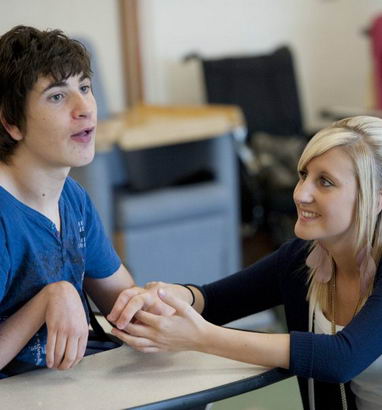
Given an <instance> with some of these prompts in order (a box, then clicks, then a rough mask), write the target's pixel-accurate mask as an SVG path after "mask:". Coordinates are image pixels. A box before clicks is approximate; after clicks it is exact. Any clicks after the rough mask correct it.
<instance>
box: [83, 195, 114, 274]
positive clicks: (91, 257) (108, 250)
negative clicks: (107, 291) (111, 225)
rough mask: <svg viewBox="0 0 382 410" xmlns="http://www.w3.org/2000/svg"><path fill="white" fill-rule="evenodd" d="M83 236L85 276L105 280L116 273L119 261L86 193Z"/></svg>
mask: <svg viewBox="0 0 382 410" xmlns="http://www.w3.org/2000/svg"><path fill="white" fill-rule="evenodd" d="M85 235H86V256H85V258H86V261H85V276H88V277H92V278H106V277H108V276H110V275H112V274H113V273H114V272H116V271H117V270H118V268H119V267H120V266H121V260H120V258H119V256H118V255H117V253H116V251H115V250H114V247H113V245H112V243H111V241H110V239H109V238H108V237H107V236H106V233H105V231H104V228H103V225H102V222H101V220H100V217H99V215H98V212H97V210H96V209H95V207H94V205H93V203H92V201H91V199H90V198H89V196H88V194H87V193H86V192H85Z"/></svg>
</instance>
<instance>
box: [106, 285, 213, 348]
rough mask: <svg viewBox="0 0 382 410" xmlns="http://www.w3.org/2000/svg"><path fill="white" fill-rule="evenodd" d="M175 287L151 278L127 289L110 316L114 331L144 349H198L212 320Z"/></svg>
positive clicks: (126, 341) (118, 335)
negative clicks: (142, 283)
mask: <svg viewBox="0 0 382 410" xmlns="http://www.w3.org/2000/svg"><path fill="white" fill-rule="evenodd" d="M176 287H178V285H170V284H166V283H163V282H150V283H148V284H146V285H145V287H144V288H139V287H134V288H130V289H126V290H124V291H123V292H122V293H121V294H120V295H119V297H118V298H117V300H116V302H115V304H114V307H113V309H112V311H111V312H110V314H109V315H108V316H107V319H108V320H109V321H110V322H111V323H112V324H113V325H114V326H115V327H114V328H113V329H112V331H111V333H112V334H113V335H115V336H116V337H118V338H119V339H121V340H122V341H123V342H125V343H126V344H128V345H130V346H131V347H133V348H134V349H136V350H139V351H141V352H145V353H154V352H159V351H178V350H199V344H200V343H201V340H203V333H204V331H205V329H206V328H207V327H208V325H209V323H208V322H207V321H205V320H204V319H203V318H202V317H201V316H200V315H199V313H197V312H196V311H195V310H194V309H193V308H192V307H191V306H190V304H189V303H187V302H186V301H185V300H182V299H181V298H180V297H179V296H180V294H179V292H176ZM186 293H187V292H186Z"/></svg>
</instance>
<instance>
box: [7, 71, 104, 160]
mask: <svg viewBox="0 0 382 410" xmlns="http://www.w3.org/2000/svg"><path fill="white" fill-rule="evenodd" d="M90 86H91V82H90V79H89V78H83V77H82V76H81V75H77V76H73V77H69V78H68V79H66V80H63V81H61V82H58V83H56V82H55V81H54V80H53V79H52V78H50V77H39V79H38V81H37V82H36V83H35V85H34V86H33V88H32V90H31V91H30V92H29V94H28V96H27V99H26V111H25V112H26V124H25V127H24V129H23V130H19V129H16V134H14V135H13V137H14V138H15V139H17V140H19V146H18V148H17V150H16V153H15V155H16V156H17V155H23V156H25V155H26V156H27V157H28V158H30V159H32V160H33V161H35V162H36V161H37V162H38V163H39V164H40V165H41V166H42V167H49V168H67V167H78V166H82V165H86V164H88V163H89V162H91V161H92V159H93V157H94V145H95V132H96V123H97V106H96V102H95V99H94V96H93V93H92V91H91V87H90Z"/></svg>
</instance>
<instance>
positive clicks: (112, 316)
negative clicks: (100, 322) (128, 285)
mask: <svg viewBox="0 0 382 410" xmlns="http://www.w3.org/2000/svg"><path fill="white" fill-rule="evenodd" d="M138 294H139V289H135V288H134V289H126V290H124V291H123V292H121V293H120V294H119V296H118V298H117V300H116V301H115V303H114V306H113V308H112V310H111V312H110V313H109V315H108V316H107V319H108V320H110V322H114V321H115V320H117V319H118V318H119V316H120V314H121V312H122V310H123V309H124V307H125V306H126V304H127V303H128V302H129V300H130V299H131V298H132V297H134V296H136V295H138Z"/></svg>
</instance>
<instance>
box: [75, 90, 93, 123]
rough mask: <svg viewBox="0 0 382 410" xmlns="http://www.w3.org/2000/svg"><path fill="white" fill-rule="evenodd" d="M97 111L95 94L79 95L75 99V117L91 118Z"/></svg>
mask: <svg viewBox="0 0 382 410" xmlns="http://www.w3.org/2000/svg"><path fill="white" fill-rule="evenodd" d="M95 112H96V105H95V100H94V97H93V96H91V97H90V96H83V95H79V96H77V97H76V99H75V103H74V105H73V111H72V113H73V117H74V118H89V117H92V116H93V115H94V114H95Z"/></svg>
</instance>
